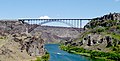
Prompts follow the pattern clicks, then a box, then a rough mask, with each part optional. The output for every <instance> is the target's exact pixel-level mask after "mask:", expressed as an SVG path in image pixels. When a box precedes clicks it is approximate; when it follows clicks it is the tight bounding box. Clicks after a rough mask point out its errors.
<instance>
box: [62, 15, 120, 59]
mask: <svg viewBox="0 0 120 61" xmlns="http://www.w3.org/2000/svg"><path fill="white" fill-rule="evenodd" d="M84 29H85V31H84V32H82V33H81V34H80V36H79V37H78V38H77V39H73V40H69V41H66V42H65V43H64V44H65V45H68V46H69V45H70V46H75V47H77V48H78V47H81V48H83V49H82V50H84V49H85V51H88V52H83V53H89V52H91V53H92V52H94V51H98V52H97V53H98V55H97V53H96V54H94V53H95V52H94V53H93V54H94V55H92V54H91V53H90V54H91V56H92V57H93V56H97V57H103V58H104V59H105V58H106V57H107V58H109V59H113V60H119V59H120V13H110V14H107V15H104V16H102V17H98V18H94V19H93V20H92V21H90V22H89V23H88V24H87V25H86V26H84ZM77 48H76V50H75V51H77ZM71 50H72V47H71V49H70V51H71ZM73 50H74V49H73ZM78 50H79V48H78ZM77 52H78V51H77ZM101 52H103V53H104V54H106V55H105V56H102V55H100V54H99V53H101ZM105 52H106V53H105ZM108 53H109V54H110V55H107V54H108ZM104 54H103V55H104Z"/></svg>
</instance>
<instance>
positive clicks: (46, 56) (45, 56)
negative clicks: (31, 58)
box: [35, 52, 50, 61]
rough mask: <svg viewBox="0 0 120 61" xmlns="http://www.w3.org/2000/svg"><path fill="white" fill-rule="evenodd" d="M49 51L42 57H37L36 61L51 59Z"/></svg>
mask: <svg viewBox="0 0 120 61" xmlns="http://www.w3.org/2000/svg"><path fill="white" fill-rule="evenodd" d="M49 57H50V56H49V53H47V52H46V54H45V55H44V56H42V57H37V59H36V60H35V61H49Z"/></svg>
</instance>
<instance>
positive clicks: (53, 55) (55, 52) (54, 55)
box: [45, 44, 93, 61]
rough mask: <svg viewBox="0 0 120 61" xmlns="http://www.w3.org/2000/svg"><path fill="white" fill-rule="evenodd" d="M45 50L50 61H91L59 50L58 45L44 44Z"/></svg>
mask: <svg viewBox="0 0 120 61" xmlns="http://www.w3.org/2000/svg"><path fill="white" fill-rule="evenodd" d="M45 48H46V49H47V51H48V52H49V53H50V61H93V60H91V59H90V58H88V57H85V56H81V55H77V54H71V53H68V52H65V51H63V50H60V49H59V45H58V44H46V45H45Z"/></svg>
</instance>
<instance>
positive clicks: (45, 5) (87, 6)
mask: <svg viewBox="0 0 120 61" xmlns="http://www.w3.org/2000/svg"><path fill="white" fill-rule="evenodd" d="M110 12H118V13H119V12H120V1H119V0H0V19H18V18H40V17H41V16H48V17H50V18H94V17H98V16H102V15H104V14H108V13H110Z"/></svg>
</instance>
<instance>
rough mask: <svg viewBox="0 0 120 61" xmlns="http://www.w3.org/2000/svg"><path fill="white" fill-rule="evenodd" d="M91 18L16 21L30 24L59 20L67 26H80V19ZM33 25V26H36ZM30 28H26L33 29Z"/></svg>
mask: <svg viewBox="0 0 120 61" xmlns="http://www.w3.org/2000/svg"><path fill="white" fill-rule="evenodd" d="M91 20H92V19H18V21H21V22H22V23H25V22H27V23H28V24H30V25H33V24H34V25H43V24H46V23H49V22H60V23H64V24H67V25H68V26H71V27H72V28H82V21H91ZM36 27H37V26H35V27H34V28H36ZM34 28H32V29H31V30H28V32H31V31H32V30H34Z"/></svg>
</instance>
